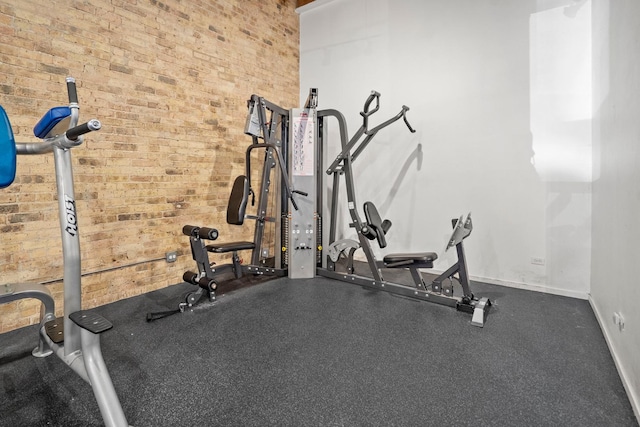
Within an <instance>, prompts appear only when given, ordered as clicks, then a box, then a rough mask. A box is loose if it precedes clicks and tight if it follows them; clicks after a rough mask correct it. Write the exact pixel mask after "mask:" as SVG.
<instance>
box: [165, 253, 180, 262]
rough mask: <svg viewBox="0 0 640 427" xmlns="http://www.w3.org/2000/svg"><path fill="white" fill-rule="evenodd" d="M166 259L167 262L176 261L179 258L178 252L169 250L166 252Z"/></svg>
mask: <svg viewBox="0 0 640 427" xmlns="http://www.w3.org/2000/svg"><path fill="white" fill-rule="evenodd" d="M165 259H166V260H167V262H176V260H177V259H178V252H176V251H172V252H167V253H166V254H165Z"/></svg>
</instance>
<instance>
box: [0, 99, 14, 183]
mask: <svg viewBox="0 0 640 427" xmlns="http://www.w3.org/2000/svg"><path fill="white" fill-rule="evenodd" d="M15 177H16V141H15V139H14V137H13V129H12V128H11V122H9V117H8V116H7V113H6V111H4V108H2V106H0V188H5V187H8V186H9V185H11V183H12V182H13V180H14V179H15Z"/></svg>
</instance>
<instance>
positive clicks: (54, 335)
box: [44, 317, 64, 344]
mask: <svg viewBox="0 0 640 427" xmlns="http://www.w3.org/2000/svg"><path fill="white" fill-rule="evenodd" d="M44 330H45V332H46V333H47V335H48V336H49V338H51V341H53V342H54V343H56V344H60V343H61V342H63V341H64V319H63V318H62V317H58V318H57V319H53V320H49V321H48V322H46V323H45V324H44Z"/></svg>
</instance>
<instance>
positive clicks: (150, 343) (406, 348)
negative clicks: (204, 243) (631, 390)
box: [0, 278, 638, 427]
mask: <svg viewBox="0 0 640 427" xmlns="http://www.w3.org/2000/svg"><path fill="white" fill-rule="evenodd" d="M192 288H193V287H192V286H191V285H187V284H184V283H183V284H178V285H175V286H171V287H168V288H166V289H163V290H160V291H155V292H152V293H149V294H145V295H141V296H138V297H134V298H130V299H127V300H123V301H119V302H116V303H113V304H109V305H105V306H102V307H99V308H96V309H95V311H96V312H98V313H100V314H102V315H103V316H105V317H106V318H108V319H109V320H110V321H111V322H112V323H113V324H114V328H113V329H112V330H110V331H108V332H106V333H104V334H103V335H102V350H103V354H104V358H105V361H106V363H107V366H108V367H109V370H110V373H111V377H112V379H113V383H114V385H115V387H116V390H117V392H118V394H119V396H120V400H121V402H122V406H123V408H124V411H125V414H126V415H127V419H128V421H129V423H130V424H132V425H135V426H154V427H155V426H454V425H455V426H581V427H584V426H637V425H638V423H637V421H636V419H635V417H634V415H633V411H632V408H631V405H630V403H629V401H628V398H627V396H626V394H625V391H624V388H623V386H622V383H621V381H620V378H619V376H618V374H617V371H616V368H615V366H614V362H613V360H612V357H611V355H610V353H609V351H608V349H607V346H606V343H605V340H604V338H603V335H602V332H601V331H600V328H599V326H598V323H597V321H596V319H595V317H594V314H593V312H592V310H591V308H590V306H589V303H588V302H587V301H583V300H577V299H572V298H566V297H561V296H554V295H547V294H541V293H536V292H530V291H524V290H519V289H511V288H505V287H500V286H494V285H487V284H482V283H473V290H474V292H475V293H476V295H479V296H487V297H489V298H490V299H491V300H492V301H493V302H494V305H493V307H492V310H491V312H490V314H489V317H488V320H487V323H486V326H485V327H484V328H477V327H473V326H471V325H470V318H471V316H470V315H469V314H466V313H462V312H456V311H455V310H454V309H451V308H449V307H444V306H439V305H436V304H430V303H427V302H420V301H414V300H409V299H406V298H402V297H397V296H393V295H391V294H387V293H384V292H377V291H372V290H366V289H363V288H361V287H358V286H354V285H351V284H345V283H341V282H337V281H333V280H329V279H324V278H315V279H309V280H298V281H293V280H291V279H288V278H280V279H275V280H272V281H268V282H266V283H262V284H258V285H255V286H250V287H244V288H242V289H238V290H234V291H228V292H226V293H224V294H223V295H221V296H220V298H219V299H218V300H217V301H216V302H215V303H210V302H203V303H201V304H200V305H198V306H196V307H195V308H194V309H193V310H192V311H189V312H185V313H181V314H177V315H174V316H171V317H167V318H165V319H160V320H157V321H155V322H151V323H147V322H146V319H145V316H146V314H147V313H148V312H152V311H159V310H166V309H168V308H174V307H175V306H176V303H177V302H178V301H179V300H180V299H181V298H182V296H183V294H184V293H185V292H187V291H189V290H191V289H192ZM36 341H37V328H36V327H35V326H33V327H28V328H23V329H20V330H17V331H13V332H9V333H6V334H2V335H0V379H1V384H0V415H1V416H0V426H97V425H101V424H102V420H101V418H100V415H99V412H98V409H97V404H96V403H95V400H94V397H93V395H92V392H91V388H90V387H89V386H88V385H87V384H86V383H84V382H83V381H82V380H81V379H80V378H79V377H77V376H76V375H74V374H73V373H72V372H71V370H69V369H68V368H67V367H66V366H65V365H64V364H63V363H62V362H61V361H60V360H58V359H56V358H55V356H50V357H48V358H45V359H37V358H34V357H32V356H31V350H32V349H33V347H34V346H35V344H36Z"/></svg>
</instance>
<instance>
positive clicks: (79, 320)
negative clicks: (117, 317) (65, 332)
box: [69, 310, 113, 334]
mask: <svg viewBox="0 0 640 427" xmlns="http://www.w3.org/2000/svg"><path fill="white" fill-rule="evenodd" d="M69 319H71V320H72V321H73V322H74V323H75V324H76V325H78V326H80V327H81V328H82V329H86V330H87V331H89V332H91V333H94V334H100V333H102V332H104V331H108V330H109V329H111V328H113V325H112V324H111V322H109V321H108V320H107V319H105V318H104V317H102V316H100V315H99V314H97V313H93V312H90V311H85V310H80V311H76V312H75V313H71V314H70V315H69Z"/></svg>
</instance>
